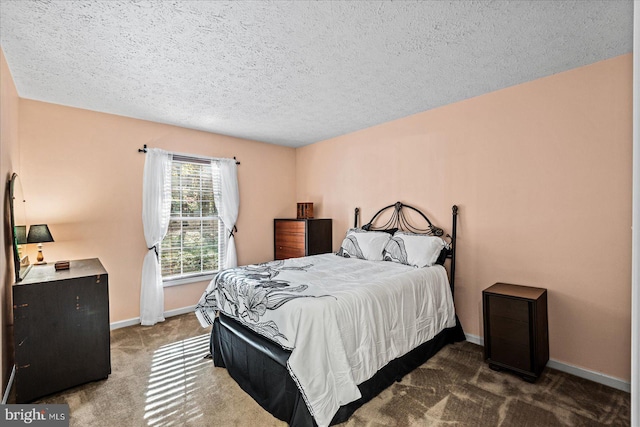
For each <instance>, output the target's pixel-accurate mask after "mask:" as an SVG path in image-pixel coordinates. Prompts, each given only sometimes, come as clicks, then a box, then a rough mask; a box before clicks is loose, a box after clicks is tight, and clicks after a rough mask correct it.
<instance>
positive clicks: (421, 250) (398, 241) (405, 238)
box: [383, 232, 446, 267]
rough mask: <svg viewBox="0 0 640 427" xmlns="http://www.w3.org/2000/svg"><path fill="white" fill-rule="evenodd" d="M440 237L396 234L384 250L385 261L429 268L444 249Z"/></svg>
mask: <svg viewBox="0 0 640 427" xmlns="http://www.w3.org/2000/svg"><path fill="white" fill-rule="evenodd" d="M445 245H446V244H445V242H444V240H442V238H440V237H436V236H428V235H426V234H413V233H403V232H396V233H395V234H394V235H393V237H392V238H391V239H390V240H389V242H387V244H386V246H385V248H384V255H383V258H384V260H385V261H394V262H399V263H402V264H407V265H413V266H414V267H431V266H432V265H433V264H435V263H436V261H437V260H438V258H439V257H440V252H441V251H442V250H443V249H444V248H445Z"/></svg>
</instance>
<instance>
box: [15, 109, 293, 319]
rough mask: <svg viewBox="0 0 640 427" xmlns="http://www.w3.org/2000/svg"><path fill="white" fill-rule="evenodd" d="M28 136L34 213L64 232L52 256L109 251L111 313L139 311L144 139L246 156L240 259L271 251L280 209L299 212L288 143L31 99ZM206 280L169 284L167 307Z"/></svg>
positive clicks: (23, 140)
mask: <svg viewBox="0 0 640 427" xmlns="http://www.w3.org/2000/svg"><path fill="white" fill-rule="evenodd" d="M20 144H21V152H22V158H23V165H22V166H23V167H22V183H23V188H24V193H25V197H26V200H27V217H28V218H27V219H28V222H29V223H31V224H38V223H47V224H48V225H49V227H50V229H51V233H52V235H53V237H54V239H55V243H49V244H45V245H44V255H45V259H46V260H48V261H55V260H59V259H80V258H91V257H97V258H100V259H101V261H102V263H103V264H104V266H105V268H106V269H107V271H108V272H109V293H110V301H111V306H110V313H111V321H112V322H115V321H121V320H126V319H132V318H136V317H139V307H140V305H139V304H140V275H141V268H142V259H143V257H144V255H145V253H146V252H147V249H146V244H145V242H144V236H143V231H142V220H141V211H142V172H143V166H144V155H143V154H139V153H138V148H141V147H142V145H143V144H147V145H148V146H149V147H157V148H163V149H166V150H170V151H175V152H181V153H190V154H199V155H204V156H212V157H233V156H236V157H237V158H238V159H239V160H240V161H241V165H240V166H239V168H238V181H239V187H240V214H239V218H238V224H237V227H238V233H237V234H236V242H237V249H238V262H239V263H241V264H247V263H254V262H263V261H267V260H270V259H272V257H273V243H272V242H273V218H275V217H278V216H285V215H291V214H292V213H293V212H295V202H294V200H295V199H294V196H295V184H294V182H295V181H294V179H295V151H294V149H292V148H288V147H280V146H276V145H270V144H265V143H260V142H255V141H249V140H242V139H237V138H231V137H226V136H221V135H215V134H211V133H206V132H199V131H194V130H189V129H184V128H179V127H175V126H169V125H163V124H158V123H153V122H148V121H142V120H136V119H130V118H125V117H121V116H115V115H110V114H103V113H97V112H92V111H87V110H81V109H76V108H70V107H64V106H60V105H54V104H48V103H44V102H38V101H31V100H25V99H21V100H20ZM32 246H35V245H32ZM34 249H35V248H31V255H30V258H32V259H34V258H35V253H34V252H33V250H34ZM206 285H207V283H206V282H199V283H195V284H187V285H180V286H174V287H170V288H166V289H165V309H166V310H172V309H177V308H183V307H186V306H191V305H195V304H196V303H197V302H198V299H199V298H200V295H201V294H202V292H203V290H204V288H205V287H206Z"/></svg>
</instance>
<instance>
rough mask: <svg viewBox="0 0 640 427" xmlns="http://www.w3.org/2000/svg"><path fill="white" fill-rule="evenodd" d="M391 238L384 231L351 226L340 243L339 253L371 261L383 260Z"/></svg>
mask: <svg viewBox="0 0 640 427" xmlns="http://www.w3.org/2000/svg"><path fill="white" fill-rule="evenodd" d="M390 239H391V235H390V234H389V233H385V232H384V231H366V230H363V229H361V228H350V229H349V230H348V231H347V235H346V236H345V238H344V240H343V241H342V245H340V250H339V251H338V253H337V255H340V256H343V257H345V258H360V259H366V260H369V261H382V259H383V258H382V250H383V249H384V247H385V245H386V244H387V243H388V242H389V240H390Z"/></svg>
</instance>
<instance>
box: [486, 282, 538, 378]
mask: <svg viewBox="0 0 640 427" xmlns="http://www.w3.org/2000/svg"><path fill="white" fill-rule="evenodd" d="M482 308H483V312H484V356H485V359H486V360H487V362H488V363H489V367H490V368H491V369H494V370H501V369H507V370H510V371H512V372H515V373H517V374H519V375H520V376H522V377H523V378H524V379H525V380H527V381H530V382H534V381H535V380H536V379H537V378H538V377H539V376H540V373H541V372H542V370H543V369H544V367H545V365H546V364H547V362H548V361H549V326H548V321H547V290H546V289H543V288H533V287H530V286H520V285H510V284H507V283H496V284H495V285H493V286H491V287H489V288H487V289H485V290H484V291H482Z"/></svg>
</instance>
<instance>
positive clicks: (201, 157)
mask: <svg viewBox="0 0 640 427" xmlns="http://www.w3.org/2000/svg"><path fill="white" fill-rule="evenodd" d="M146 152H147V144H144V146H143V148H138V153H146ZM171 154H173V155H176V156H180V157H187V158H189V157H190V158H195V159H206V160H217V158H215V157H205V156H195V155H193V154H182V153H173V152H172V153H171ZM233 160H235V161H236V165H239V164H240V162H239V161H238V159H236V156H233Z"/></svg>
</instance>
